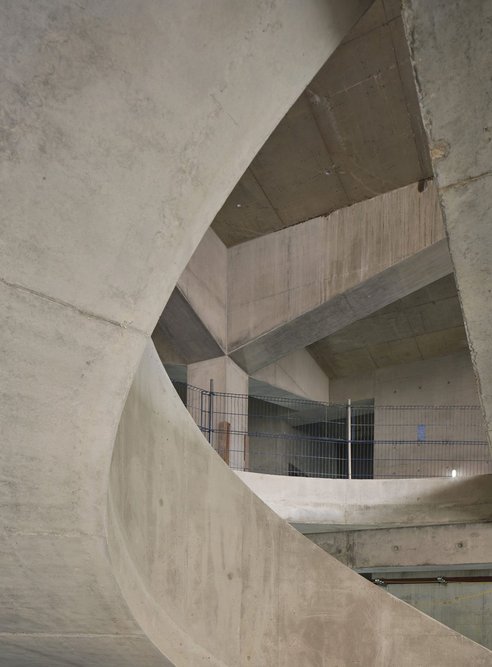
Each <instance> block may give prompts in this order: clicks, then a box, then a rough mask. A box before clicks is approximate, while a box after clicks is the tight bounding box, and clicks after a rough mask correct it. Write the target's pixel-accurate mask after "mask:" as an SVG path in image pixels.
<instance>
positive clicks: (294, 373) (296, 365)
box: [250, 349, 330, 403]
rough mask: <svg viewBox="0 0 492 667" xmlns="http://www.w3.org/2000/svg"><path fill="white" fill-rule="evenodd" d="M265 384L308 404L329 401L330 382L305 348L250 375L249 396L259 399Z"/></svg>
mask: <svg viewBox="0 0 492 667" xmlns="http://www.w3.org/2000/svg"><path fill="white" fill-rule="evenodd" d="M265 384H267V385H272V386H273V387H277V388H278V389H281V390H283V391H285V392H288V393H289V394H294V395H295V396H300V397H303V398H308V399H310V400H312V401H321V402H323V403H327V402H328V401H329V400H330V380H329V378H328V376H327V375H326V373H324V372H323V370H322V369H321V368H320V366H319V365H318V364H317V363H316V361H315V360H314V359H313V357H312V356H311V355H310V354H309V352H308V351H307V350H305V349H300V350H295V351H294V352H291V353H290V354H288V355H286V356H285V357H283V358H282V359H279V360H278V361H276V362H275V363H273V364H270V365H269V366H265V367H264V368H261V369H260V370H259V371H257V372H256V373H254V374H253V375H252V376H251V379H250V391H251V393H253V394H256V395H257V396H263V395H264V394H263V393H262V391H263V387H264V385H265Z"/></svg>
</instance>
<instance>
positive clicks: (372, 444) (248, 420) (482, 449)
mask: <svg viewBox="0 0 492 667" xmlns="http://www.w3.org/2000/svg"><path fill="white" fill-rule="evenodd" d="M175 386H176V389H177V390H178V393H179V394H180V396H181V398H182V400H183V402H184V403H185V405H186V406H187V408H188V410H189V412H190V413H191V415H192V417H193V419H194V420H195V422H196V423H197V424H198V426H199V428H200V430H201V431H202V433H203V434H204V435H205V437H206V438H207V439H208V440H209V442H210V444H211V445H212V446H213V447H214V449H215V450H216V451H217V452H218V453H219V454H220V455H221V456H222V458H223V459H224V460H225V461H226V462H227V463H228V464H229V465H230V466H231V467H232V468H234V469H236V470H249V471H252V472H261V473H268V474H277V475H292V476H304V477H331V478H352V479H383V478H409V477H452V476H457V477H461V476H469V475H475V474H482V473H488V472H492V464H491V459H490V450H489V447H488V443H487V436H486V432H485V426H484V422H483V418H482V414H481V411H480V409H479V407H478V406H465V405H460V406H425V405H422V406H379V405H374V404H372V403H371V404H364V405H361V404H354V405H352V404H350V403H349V404H345V405H332V404H328V403H319V402H316V401H309V400H307V399H293V398H285V397H282V396H247V395H243V394H229V393H227V394H226V393H222V392H214V391H210V390H208V391H206V390H203V389H199V388H197V387H193V386H190V385H185V384H180V383H175Z"/></svg>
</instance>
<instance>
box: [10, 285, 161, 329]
mask: <svg viewBox="0 0 492 667" xmlns="http://www.w3.org/2000/svg"><path fill="white" fill-rule="evenodd" d="M0 284H3V285H5V286H6V287H8V288H10V289H15V290H19V291H21V292H24V293H26V294H30V295H32V296H35V297H38V298H40V299H44V300H45V301H49V302H50V303H54V304H56V305H58V306H62V307H63V308H68V309H69V310H71V311H73V312H75V313H78V314H79V315H82V316H83V317H87V318H89V319H93V320H99V321H100V322H104V323H105V324H111V325H112V326H116V327H119V328H120V329H130V330H131V331H133V332H135V333H138V334H140V335H143V336H145V337H146V338H150V334H148V333H147V332H146V331H143V330H142V329H139V328H138V327H133V326H131V325H132V324H133V321H126V320H123V321H122V322H118V321H117V320H112V319H110V318H105V317H102V316H101V315H97V314H96V313H92V312H90V311H86V310H83V309H82V308H78V307H77V306H74V305H73V304H71V303H68V302H66V301H62V300H61V299H56V298H55V297H52V296H49V295H48V294H43V292H38V291H37V290H34V289H31V288H30V287H26V286H25V285H19V284H17V283H12V282H9V281H8V280H5V279H4V278H1V277H0Z"/></svg>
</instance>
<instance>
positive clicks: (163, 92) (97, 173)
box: [0, 0, 370, 667]
mask: <svg viewBox="0 0 492 667" xmlns="http://www.w3.org/2000/svg"><path fill="white" fill-rule="evenodd" d="M369 4H370V2H369V0H349V1H347V0H333V1H331V2H329V1H327V0H305V1H303V2H302V3H297V2H290V1H288V0H279V1H277V2H263V1H260V0H258V1H254V2H241V1H239V0H237V1H236V0H214V1H213V2H209V1H206V0H202V1H201V0H179V1H178V0H176V1H171V0H170V1H166V2H162V0H141V1H140V2H130V1H125V0H82V1H80V2H77V3H74V2H72V1H71V0H47V1H43V2H32V0H16V1H15V2H9V1H5V2H1V3H0V57H1V62H2V69H1V82H0V89H1V96H0V104H1V114H0V117H1V123H2V130H1V133H0V134H1V149H2V150H1V178H2V207H1V212H0V216H1V221H0V230H1V233H0V249H1V253H2V261H1V269H0V272H1V279H0V301H1V307H2V313H3V317H2V323H1V332H0V340H1V351H2V363H1V365H0V386H1V388H2V401H1V402H0V421H1V433H2V447H1V452H0V457H1V460H0V464H1V470H2V477H1V480H0V482H1V483H0V502H1V506H2V513H1V520H2V524H1V529H2V553H1V556H0V572H1V577H2V586H1V604H0V630H1V632H0V662H1V663H2V664H4V665H9V667H14V666H15V667H41V666H43V667H65V666H67V665H83V667H100V666H102V665H104V667H113V666H115V667H135V666H136V665H142V667H154V666H157V665H159V666H162V665H167V664H169V663H168V661H167V660H166V659H165V658H163V656H162V654H161V653H160V652H159V651H158V650H157V649H156V648H155V647H154V646H153V644H152V643H151V642H150V641H149V640H148V639H147V637H146V636H145V634H144V633H143V631H142V629H141V628H140V627H139V626H138V624H137V623H136V621H135V619H134V616H133V613H132V611H130V610H129V608H128V606H127V604H126V602H125V600H124V598H123V597H122V595H121V592H120V589H119V587H118V585H117V583H116V580H115V577H114V573H113V566H112V564H111V562H110V559H109V555H108V549H107V536H106V520H105V517H106V509H107V495H108V478H109V467H110V461H111V455H112V450H113V444H114V438H115V433H116V429H117V425H118V422H119V418H120V415H121V411H122V408H123V405H124V401H125V398H126V395H127V393H128V389H129V386H130V384H131V380H132V378H133V376H134V373H135V370H136V368H137V366H138V363H139V360H140V357H141V355H142V352H143V350H144V348H145V345H146V343H147V341H148V340H149V336H150V333H151V331H152V329H153V328H154V325H155V323H156V322H157V319H158V317H159V315H160V313H161V312H162V309H163V307H164V304H165V302H166V300H167V299H168V297H169V295H170V294H171V291H172V289H173V287H174V285H175V283H176V280H177V279H178V277H179V275H180V274H181V272H182V271H183V269H184V267H185V265H186V264H187V262H188V260H189V258H190V256H191V254H192V252H193V251H194V249H195V247H196V245H197V244H198V242H199V241H200V239H201V238H202V236H203V234H204V232H205V230H206V229H207V227H208V225H209V224H210V222H211V221H212V218H213V216H214V215H215V213H216V212H217V210H218V209H219V208H220V206H221V205H222V204H223V202H224V201H225V199H226V197H227V195H228V194H229V192H230V191H231V190H232V188H233V186H234V185H235V183H236V182H237V180H238V179H239V177H240V176H241V174H242V173H243V171H244V169H245V168H246V167H247V165H248V164H249V162H250V161H251V159H252V157H253V156H254V154H255V153H256V152H257V150H258V149H259V147H260V146H261V145H262V144H263V142H264V141H265V139H266V138H267V136H268V135H269V134H270V132H271V131H272V130H273V128H274V127H275V125H276V123H278V121H279V120H280V119H281V118H282V116H283V114H284V113H285V112H286V110H287V109H288V108H289V107H290V106H291V105H292V103H293V102H294V101H295V99H296V98H297V97H298V95H300V94H301V92H302V90H303V89H304V87H305V86H306V84H307V83H308V82H309V80H310V78H311V77H312V76H314V74H315V73H316V71H317V70H318V69H319V68H320V67H321V65H322V64H323V63H324V62H325V60H326V59H327V57H328V56H329V55H330V53H331V52H332V51H333V50H334V48H335V47H336V46H337V44H338V43H339V42H340V40H341V39H342V38H343V36H344V35H345V33H346V32H347V31H348V29H349V28H350V26H351V25H352V24H353V23H354V22H355V21H356V20H357V18H358V17H359V16H360V15H361V14H362V12H363V11H364V9H365V8H367V6H368V5H369ZM173 418H174V415H170V417H169V419H170V420H172V419H173ZM134 502H135V503H138V502H140V499H137V498H135V499H134ZM190 663H191V664H192V663H193V660H192V659H191V658H190V657H189V656H187V657H183V658H182V660H181V661H180V664H190Z"/></svg>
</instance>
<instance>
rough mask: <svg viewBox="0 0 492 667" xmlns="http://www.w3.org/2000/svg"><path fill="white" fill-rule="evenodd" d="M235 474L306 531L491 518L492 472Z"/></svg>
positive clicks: (397, 526) (279, 513) (478, 520)
mask: <svg viewBox="0 0 492 667" xmlns="http://www.w3.org/2000/svg"><path fill="white" fill-rule="evenodd" d="M236 475H237V476H238V477H239V478H240V479H241V480H242V481H243V482H244V483H245V484H247V485H248V487H249V488H250V489H251V490H252V491H253V492H254V493H256V495H257V496H259V497H260V498H261V499H262V500H263V501H264V502H265V503H266V504H267V505H268V506H269V507H270V508H271V509H273V510H274V512H276V513H277V514H278V515H279V516H281V517H282V518H283V519H285V520H286V521H288V522H289V523H290V524H292V525H294V526H295V527H296V528H297V529H298V530H301V531H302V532H305V533H308V532H309V533H313V532H317V531H320V532H328V531H330V530H341V529H343V530H348V529H351V528H352V529H358V528H360V529H370V528H399V527H401V526H404V527H410V526H433V525H441V524H442V525H446V524H458V523H479V522H485V521H487V522H488V521H492V475H477V476H475V477H464V478H461V479H459V478H457V479H439V478H435V479H394V480H393V479H378V480H373V479H367V480H366V479H351V480H349V479H321V478H313V477H286V476H283V475H263V474H259V473H253V472H236Z"/></svg>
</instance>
